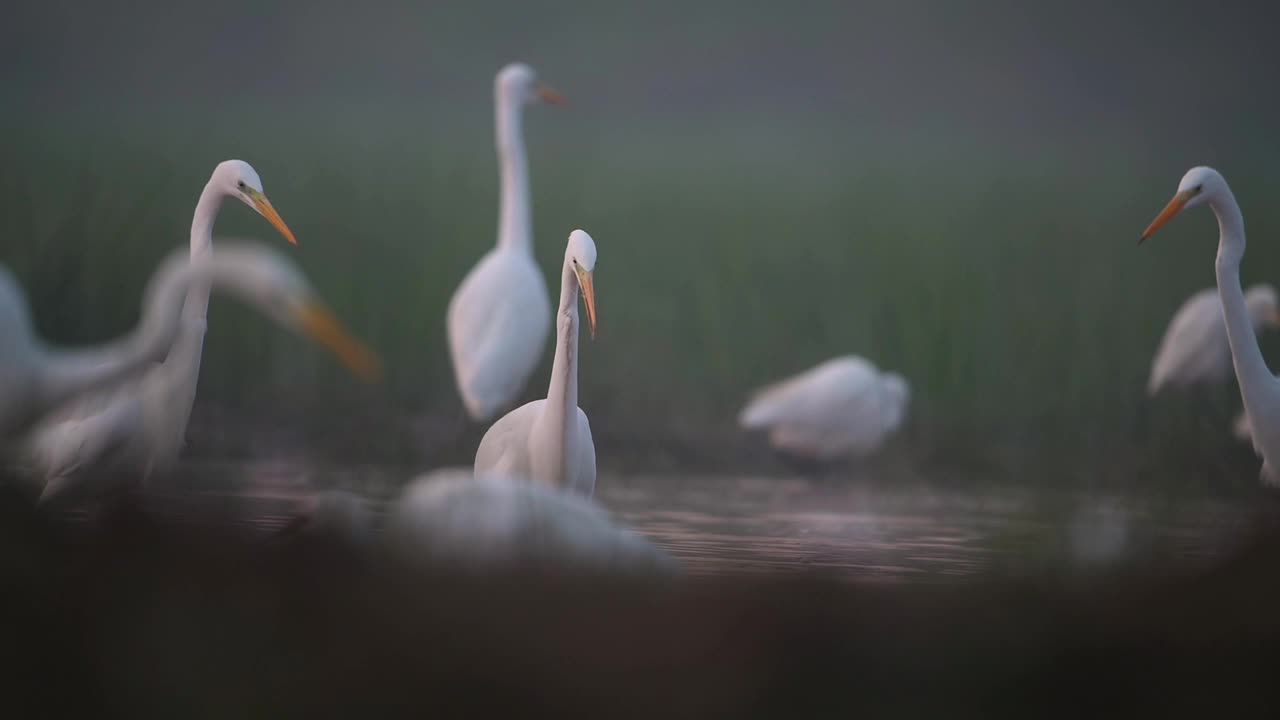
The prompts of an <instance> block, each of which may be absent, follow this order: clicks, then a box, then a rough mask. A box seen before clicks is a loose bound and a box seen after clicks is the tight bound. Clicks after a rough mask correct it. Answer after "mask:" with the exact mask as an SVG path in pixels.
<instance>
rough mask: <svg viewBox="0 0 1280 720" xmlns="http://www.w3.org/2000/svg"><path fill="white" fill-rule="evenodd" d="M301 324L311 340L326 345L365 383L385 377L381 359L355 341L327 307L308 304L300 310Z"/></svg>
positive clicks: (299, 320) (313, 303)
mask: <svg viewBox="0 0 1280 720" xmlns="http://www.w3.org/2000/svg"><path fill="white" fill-rule="evenodd" d="M298 324H299V325H300V326H301V328H302V331H303V332H304V333H306V334H307V336H308V337H311V338H313V339H314V340H315V341H316V342H318V343H320V344H321V345H324V346H325V347H326V348H328V349H329V351H330V352H332V353H333V354H334V355H337V356H338V359H339V360H341V361H342V364H343V365H346V366H347V368H348V369H349V370H351V372H352V373H354V374H355V375H357V376H358V377H360V378H361V379H362V380H366V381H373V380H377V379H378V378H379V377H380V376H381V374H382V368H381V363H379V362H378V356H377V355H375V354H373V351H371V350H370V349H369V348H367V347H365V346H364V344H363V343H361V342H360V341H359V340H356V339H355V338H353V337H352V336H351V335H350V334H349V333H348V332H347V330H346V328H344V327H343V326H342V323H341V322H339V321H338V318H336V317H334V316H333V313H332V312H330V311H329V309H328V308H326V307H325V306H324V305H322V304H321V303H320V302H319V301H317V300H308V301H307V302H306V303H304V304H303V305H302V306H301V307H300V309H299V310H298Z"/></svg>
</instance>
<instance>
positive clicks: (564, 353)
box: [475, 230, 596, 497]
mask: <svg viewBox="0 0 1280 720" xmlns="http://www.w3.org/2000/svg"><path fill="white" fill-rule="evenodd" d="M595 267H596V244H595V242H594V241H592V239H591V236H590V235H588V234H586V233H585V232H583V231H581V230H574V231H573V232H572V233H571V234H570V235H569V244H568V247H566V248H565V251H564V267H563V269H562V270H561V272H560V308H559V310H557V311H556V354H555V359H554V360H553V362H552V365H551V386H550V387H549V388H548V389H547V397H546V399H544V400H534V401H533V402H530V403H526V404H525V405H522V406H520V407H518V408H516V409H515V410H512V411H511V412H509V413H507V414H506V415H504V416H502V418H501V419H499V420H498V422H496V423H494V424H493V427H491V428H489V431H488V432H486V433H485V434H484V437H483V438H482V439H481V440H480V448H479V449H478V450H477V451H476V462H475V474H476V475H477V476H480V475H500V476H506V477H517V478H519V477H526V478H529V479H531V480H533V481H534V482H537V483H542V484H543V485H548V486H550V487H553V488H559V489H563V490H568V491H569V492H572V493H575V494H578V495H583V496H586V497H590V496H591V493H592V491H593V490H594V488H595V485H596V448H595V445H594V444H593V442H592V440H591V423H589V422H587V414H586V413H584V412H582V409H581V408H579V407H578V295H579V293H581V295H582V300H583V304H585V305H586V307H587V322H588V323H589V324H590V327H591V334H592V336H594V335H595V333H596V295H595V287H594V285H593V284H592V272H593V271H594V270H595Z"/></svg>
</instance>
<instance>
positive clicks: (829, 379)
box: [738, 355, 911, 460]
mask: <svg viewBox="0 0 1280 720" xmlns="http://www.w3.org/2000/svg"><path fill="white" fill-rule="evenodd" d="M910 397H911V390H910V387H909V386H908V385H907V381H906V379H904V378H903V377H902V376H901V375H898V374H897V373H882V372H880V371H879V370H878V369H876V366H875V365H872V364H871V363H870V362H868V361H867V360H866V359H864V358H861V357H858V356H856V355H845V356H842V357H838V358H833V359H831V360H828V361H826V362H824V363H822V364H820V365H817V366H816V367H813V368H810V369H809V370H806V371H805V372H803V373H801V374H799V375H796V376H795V377H791V378H788V379H786V380H783V381H781V382H778V383H775V384H773V385H769V386H767V387H765V388H763V389H761V390H759V391H757V392H756V394H755V396H754V397H753V398H752V399H751V402H750V403H748V404H747V406H746V407H745V408H744V409H743V410H742V412H741V413H740V414H739V415H738V424H739V425H741V426H742V427H743V428H746V429H748V430H768V431H769V442H770V443H771V444H772V445H773V446H774V447H775V448H777V449H778V450H781V451H783V452H787V453H790V454H793V455H798V456H801V457H806V458H809V459H813V460H831V459H833V458H836V457H838V456H841V455H854V456H864V455H869V454H871V453H873V452H875V451H876V450H877V449H879V448H880V446H881V445H882V444H883V443H884V441H885V439H886V438H887V437H888V436H889V435H890V434H891V433H892V432H893V431H894V430H897V429H898V427H899V426H900V425H901V424H902V421H903V418H904V417H905V416H906V411H907V403H908V402H909V401H910Z"/></svg>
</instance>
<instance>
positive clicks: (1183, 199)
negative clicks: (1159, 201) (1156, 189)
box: [1138, 190, 1196, 245]
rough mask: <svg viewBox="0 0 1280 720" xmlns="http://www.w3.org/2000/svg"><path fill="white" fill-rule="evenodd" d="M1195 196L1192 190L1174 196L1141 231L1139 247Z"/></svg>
mask: <svg viewBox="0 0 1280 720" xmlns="http://www.w3.org/2000/svg"><path fill="white" fill-rule="evenodd" d="M1195 194H1196V193H1195V191H1194V190H1183V191H1182V192H1180V193H1177V194H1176V195H1174V196H1173V199H1172V200H1170V201H1169V204H1168V205H1165V206H1164V209H1163V210H1161V211H1160V214H1159V215H1157V216H1156V219H1155V220H1152V221H1151V224H1150V225H1148V226H1147V229H1146V230H1145V231H1143V233H1142V237H1140V238H1138V244H1139V245H1141V244H1142V241H1143V240H1146V239H1147V238H1149V237H1151V236H1152V234H1154V233H1155V231H1157V230H1159V229H1160V227H1161V226H1163V225H1164V224H1165V223H1167V222H1169V220H1170V219H1172V218H1173V216H1174V215H1177V214H1178V212H1179V211H1181V210H1182V208H1183V206H1185V205H1186V204H1187V201H1188V200H1190V199H1191V198H1192V197H1194V196H1195Z"/></svg>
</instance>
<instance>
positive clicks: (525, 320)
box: [446, 63, 563, 421]
mask: <svg viewBox="0 0 1280 720" xmlns="http://www.w3.org/2000/svg"><path fill="white" fill-rule="evenodd" d="M493 92H494V98H493V99H494V109H495V115H496V126H497V146H498V164H499V168H498V170H499V173H500V175H501V181H502V191H501V197H500V201H499V208H498V212H499V216H498V246H497V247H495V248H494V249H493V250H490V251H489V252H488V253H486V254H485V255H484V257H482V258H480V262H479V263H477V264H476V266H475V267H474V268H472V269H471V272H469V273H467V276H466V277H465V278H463V280H462V284H461V285H459V286H458V289H457V291H455V292H454V294H453V298H452V299H451V300H450V301H449V310H448V314H447V315H446V324H447V325H448V335H449V353H450V356H451V358H452V360H453V372H454V377H455V378H456V380H457V384H458V393H459V394H460V395H461V396H462V402H463V404H465V405H466V408H467V413H468V414H470V415H471V418H472V419H474V420H478V421H479V420H488V419H489V418H492V417H493V416H494V415H495V414H497V413H498V412H499V411H501V410H503V409H505V408H509V407H511V405H512V404H514V403H515V401H516V399H517V398H518V397H519V395H520V391H521V390H523V389H524V386H525V383H526V382H528V380H529V376H530V375H531V374H532V373H533V369H534V368H535V367H537V365H538V361H539V359H541V357H542V349H543V348H544V347H545V346H546V342H547V330H548V329H549V327H550V323H551V300H550V298H549V297H548V296H547V284H546V282H545V281H544V280H543V279H542V271H541V270H539V269H538V264H537V262H535V261H534V257H533V228H532V223H531V220H530V209H529V164H528V160H527V159H526V158H525V152H524V138H523V136H522V134H521V127H520V125H521V118H522V117H523V115H524V106H525V105H528V104H530V103H533V102H537V101H542V102H548V103H560V102H563V99H562V98H561V97H560V95H559V94H558V93H556V92H555V91H554V90H552V89H550V88H548V87H547V86H546V85H543V84H541V83H539V82H538V79H537V75H535V74H534V72H533V69H532V68H530V67H529V66H528V65H523V64H520V63H514V64H511V65H508V66H506V67H504V68H503V69H502V70H501V72H499V73H498V76H497V78H496V79H495V80H494V86H493Z"/></svg>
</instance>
